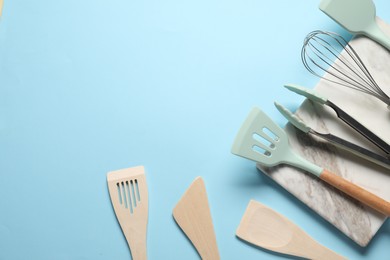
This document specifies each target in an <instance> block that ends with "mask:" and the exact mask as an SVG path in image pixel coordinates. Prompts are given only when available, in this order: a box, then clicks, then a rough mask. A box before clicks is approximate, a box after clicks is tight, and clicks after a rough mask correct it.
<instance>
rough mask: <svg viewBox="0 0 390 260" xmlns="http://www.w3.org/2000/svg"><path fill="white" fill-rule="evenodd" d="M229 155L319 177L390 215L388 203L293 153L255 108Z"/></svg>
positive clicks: (282, 135)
mask: <svg viewBox="0 0 390 260" xmlns="http://www.w3.org/2000/svg"><path fill="white" fill-rule="evenodd" d="M232 153H233V154H236V155H238V156H241V157H244V158H247V159H250V160H253V161H256V162H258V163H259V164H261V165H263V166H267V167H272V166H275V165H278V164H288V165H291V166H294V167H296V168H299V169H301V170H304V171H306V172H308V173H311V174H312V175H314V176H316V177H318V178H320V179H321V180H323V181H325V182H326V183H328V184H329V185H331V186H333V187H334V188H336V189H338V190H339V191H342V192H344V193H345V194H347V195H349V196H351V197H352V198H355V199H356V200H358V201H360V202H362V203H364V204H365V205H367V206H369V207H371V208H373V209H375V210H377V211H379V212H381V213H382V214H385V215H386V216H390V202H388V201H386V200H384V199H382V198H380V197H378V196H377V195H375V194H373V193H371V192H369V191H367V190H365V189H363V188H361V187H360V186H358V185H355V184H354V183H352V182H350V181H348V180H346V179H344V178H343V177H341V176H339V175H336V174H334V173H332V172H330V171H328V170H326V169H324V168H322V167H319V166H317V165H315V164H313V163H311V162H309V161H307V160H306V159H304V158H303V157H301V156H300V155H298V154H297V153H296V152H294V151H293V149H292V148H291V147H290V144H289V141H288V136H287V134H286V132H285V131H284V130H283V129H282V128H280V127H279V126H278V125H277V124H276V123H275V122H274V121H273V120H272V119H271V118H269V117H268V116H267V115H266V114H265V113H264V112H263V111H261V110H260V109H259V108H253V109H252V111H251V112H250V114H249V115H248V117H247V119H246V120H245V122H244V123H243V125H242V126H241V129H240V131H239V132H238V134H237V137H236V139H235V141H234V144H233V147H232Z"/></svg>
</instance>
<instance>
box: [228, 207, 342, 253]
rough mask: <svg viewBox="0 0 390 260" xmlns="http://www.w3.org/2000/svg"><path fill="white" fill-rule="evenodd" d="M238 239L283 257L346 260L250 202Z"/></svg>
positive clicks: (292, 225) (288, 223)
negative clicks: (285, 255)
mask: <svg viewBox="0 0 390 260" xmlns="http://www.w3.org/2000/svg"><path fill="white" fill-rule="evenodd" d="M236 235H237V236H238V237H239V238H240V239H242V240H245V241H247V242H249V243H251V244H254V245H256V246H259V247H262V248H265V249H268V250H271V251H274V252H278V253H282V254H288V255H293V256H298V257H304V258H308V259H317V260H329V259H332V260H337V259H346V258H344V257H343V256H341V255H339V254H337V253H335V252H333V251H332V250H330V249H328V248H326V247H324V246H322V245H320V244H319V243H317V242H316V241H315V240H313V238H311V237H310V236H309V235H308V234H306V233H305V232H304V231H303V230H302V229H301V228H299V227H298V226H296V225H295V224H294V223H292V222H291V221H290V220H288V219H287V218H285V217H284V216H282V215H280V214H279V213H277V212H275V211H274V210H272V209H271V208H268V207H266V206H264V205H262V204H261V203H259V202H257V201H254V200H251V201H250V202H249V204H248V207H247V209H246V211H245V214H244V216H243V217H242V220H241V223H240V225H239V226H238V229H237V232H236Z"/></svg>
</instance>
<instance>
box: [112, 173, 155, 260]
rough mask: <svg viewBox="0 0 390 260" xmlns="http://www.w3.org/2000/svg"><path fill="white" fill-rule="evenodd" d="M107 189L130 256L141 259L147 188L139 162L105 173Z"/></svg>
mask: <svg viewBox="0 0 390 260" xmlns="http://www.w3.org/2000/svg"><path fill="white" fill-rule="evenodd" d="M107 182H108V190H109V192H110V197H111V203H112V206H113V207H114V211H115V214H116V217H117V219H118V222H119V224H120V226H121V228H122V231H123V234H124V235H125V237H126V240H127V243H128V245H129V248H130V251H131V256H132V259H135V260H145V259H147V257H146V230H147V224H148V188H147V186H146V178H145V169H144V167H143V166H138V167H134V168H128V169H123V170H118V171H112V172H109V173H108V174H107Z"/></svg>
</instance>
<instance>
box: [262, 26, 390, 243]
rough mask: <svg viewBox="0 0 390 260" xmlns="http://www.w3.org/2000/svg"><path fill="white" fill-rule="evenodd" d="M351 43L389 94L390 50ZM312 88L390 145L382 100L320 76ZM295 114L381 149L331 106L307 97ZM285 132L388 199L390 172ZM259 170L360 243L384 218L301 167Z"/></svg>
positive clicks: (310, 156) (322, 162)
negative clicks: (355, 130) (299, 168)
mask: <svg viewBox="0 0 390 260" xmlns="http://www.w3.org/2000/svg"><path fill="white" fill-rule="evenodd" d="M378 23H379V24H380V27H381V28H382V30H383V31H385V32H386V33H387V34H388V35H390V25H388V24H385V23H384V22H383V21H381V20H380V19H378ZM350 44H351V45H352V46H353V48H354V49H355V50H356V51H357V52H358V54H359V56H360V57H361V58H362V60H363V62H364V63H365V65H366V66H367V68H368V70H369V71H370V72H371V74H372V76H373V77H374V78H375V80H376V82H377V83H378V84H379V86H381V88H382V90H384V91H385V92H386V93H387V94H388V95H390V52H389V51H388V50H386V49H385V48H383V47H381V46H380V45H378V44H377V43H375V42H373V41H371V40H370V39H368V38H365V37H357V38H354V39H353V40H351V42H350ZM325 77H326V75H325ZM286 83H287V82H286ZM297 84H299V82H297ZM314 89H315V90H316V91H317V92H318V93H320V94H322V95H323V96H325V97H328V99H329V100H331V101H332V102H333V103H335V104H336V105H338V106H339V107H340V108H342V109H343V110H344V111H346V112H347V113H348V114H350V115H352V116H353V117H354V118H356V119H357V120H358V121H359V122H361V123H363V124H364V125H365V126H367V127H368V128H369V129H370V130H371V131H373V132H375V133H376V134H377V135H378V136H380V137H381V138H382V139H384V140H385V141H386V142H388V143H390V110H388V109H387V108H386V105H385V104H384V103H383V102H381V101H379V100H377V99H375V98H373V97H371V96H368V95H366V94H363V93H361V92H358V91H356V90H352V89H348V88H346V87H342V86H339V85H335V84H333V83H329V82H327V81H326V80H322V79H321V80H320V81H319V83H318V84H317V86H315V88H314ZM285 91H288V90H287V89H286V90H285ZM296 114H297V115H298V116H299V117H300V118H302V119H303V120H304V121H305V122H306V123H307V124H308V125H309V126H311V127H312V128H313V129H315V130H317V131H319V132H323V133H326V132H329V133H332V134H335V135H338V136H340V137H342V138H345V139H347V140H349V141H352V142H354V143H356V144H359V145H362V146H364V147H366V148H369V149H371V150H375V151H377V149H376V147H374V146H373V145H372V144H371V143H369V142H367V141H366V140H364V139H362V138H361V137H360V136H359V135H358V134H356V133H355V132H354V131H353V130H351V129H350V128H349V127H347V126H346V125H345V124H344V123H343V122H342V121H341V120H339V119H338V118H337V116H336V113H335V112H334V111H333V110H332V109H330V108H328V107H325V106H321V105H318V104H313V103H312V102H311V101H308V100H305V101H304V102H303V104H302V105H301V106H300V108H299V109H298V111H297V113H296ZM286 131H287V134H288V135H289V138H290V144H291V146H292V147H293V149H294V150H295V151H297V152H298V153H299V154H301V155H302V156H303V157H304V158H306V159H307V160H309V161H311V162H313V163H315V164H317V165H319V166H321V167H324V168H327V169H328V170H331V171H333V172H334V173H336V174H338V175H341V176H343V177H344V178H345V179H347V180H349V181H351V182H353V183H355V184H356V185H359V186H361V187H363V188H365V189H367V190H369V191H371V192H372V193H374V194H376V195H378V196H380V197H382V198H383V199H385V200H387V201H390V189H389V187H390V170H388V169H385V168H382V167H379V166H376V165H375V164H373V163H370V162H367V161H364V160H363V159H360V158H359V157H356V156H354V155H350V154H348V153H347V152H344V151H342V150H339V149H337V148H335V147H334V146H332V145H329V144H327V143H324V142H323V141H319V140H316V139H315V138H313V137H310V136H309V135H305V134H303V133H302V132H300V131H299V130H296V129H295V128H294V127H293V126H292V125H290V124H287V125H286ZM258 168H259V169H260V170H262V171H263V172H265V173H266V174H267V175H268V176H269V177H271V178H272V179H273V180H275V181H276V182H277V183H278V184H280V185H281V186H282V187H284V188H285V189H286V190H288V191H289V192H290V193H291V194H292V195H294V196H295V197H297V198H298V199H299V200H301V201H302V202H303V203H305V204H306V205H307V206H309V207H310V208H312V209H313V210H314V211H315V212H317V213H318V214H319V215H320V216H322V217H323V218H324V219H326V220H327V221H328V222H330V223H331V224H333V225H334V226H335V227H336V228H338V229H339V230H340V231H341V232H343V233H344V234H345V235H347V236H348V237H350V238H351V239H352V240H354V241H355V242H356V243H357V244H359V245H360V246H362V247H364V246H366V245H368V243H369V242H370V241H371V239H372V238H373V236H374V235H375V233H376V232H377V231H378V229H379V228H380V227H381V225H382V224H383V223H384V222H385V220H386V217H385V216H383V215H381V214H379V213H377V212H375V211H373V210H371V209H370V208H367V207H365V206H363V205H362V204H360V203H358V202H356V201H355V200H353V199H351V198H349V197H346V196H345V195H344V194H342V193H340V192H338V191H337V190H335V189H334V188H332V187H330V186H328V185H327V184H325V183H324V182H322V181H321V180H318V179H315V178H313V177H312V176H310V175H308V174H306V173H304V172H302V171H300V170H297V169H294V168H292V167H289V166H284V165H282V166H278V167H272V168H264V167H261V166H260V165H258Z"/></svg>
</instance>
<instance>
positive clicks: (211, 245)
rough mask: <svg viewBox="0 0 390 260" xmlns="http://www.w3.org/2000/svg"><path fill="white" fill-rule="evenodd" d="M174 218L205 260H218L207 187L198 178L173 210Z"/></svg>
mask: <svg viewBox="0 0 390 260" xmlns="http://www.w3.org/2000/svg"><path fill="white" fill-rule="evenodd" d="M173 217H174V219H175V221H176V223H177V224H178V225H179V226H180V228H181V229H182V230H183V232H184V233H185V234H186V235H187V237H188V238H189V239H190V240H191V242H192V244H193V245H194V246H195V248H196V250H197V251H198V253H199V255H200V257H201V258H202V259H204V260H218V259H220V257H219V252H218V246H217V239H216V237H215V233H214V227H213V222H212V219H211V213H210V208H209V203H208V200H207V193H206V187H205V185H204V181H203V179H202V178H201V177H197V178H196V179H195V180H194V181H193V183H192V184H191V186H190V187H189V188H188V190H187V191H186V192H185V193H184V195H183V197H182V198H181V199H180V201H179V202H178V203H177V205H176V206H175V208H174V209H173Z"/></svg>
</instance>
